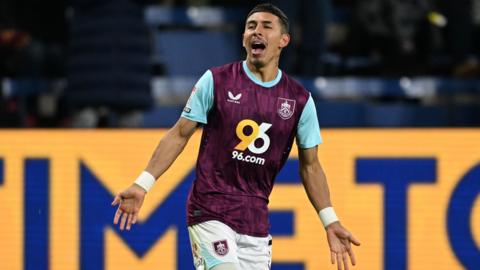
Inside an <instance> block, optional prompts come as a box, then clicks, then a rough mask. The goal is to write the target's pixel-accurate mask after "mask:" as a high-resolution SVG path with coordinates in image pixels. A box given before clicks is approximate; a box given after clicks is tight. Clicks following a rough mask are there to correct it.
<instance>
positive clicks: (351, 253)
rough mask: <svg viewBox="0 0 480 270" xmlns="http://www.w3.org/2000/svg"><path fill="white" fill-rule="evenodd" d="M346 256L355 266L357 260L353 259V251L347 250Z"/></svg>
mask: <svg viewBox="0 0 480 270" xmlns="http://www.w3.org/2000/svg"><path fill="white" fill-rule="evenodd" d="M348 255H349V256H350V261H351V262H352V265H356V264H357V259H356V258H355V253H354V252H353V249H352V248H351V247H349V248H348Z"/></svg>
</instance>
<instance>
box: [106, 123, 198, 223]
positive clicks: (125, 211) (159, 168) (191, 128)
mask: <svg viewBox="0 0 480 270" xmlns="http://www.w3.org/2000/svg"><path fill="white" fill-rule="evenodd" d="M197 125H198V123H197V122H195V121H192V120H189V119H186V118H183V117H180V119H179V120H178V121H177V123H176V124H175V125H174V126H173V127H172V128H171V129H170V130H169V131H168V132H167V134H166V135H165V136H164V137H163V138H162V139H161V140H160V142H159V143H158V145H157V147H156V149H155V151H154V152H153V155H152V157H151V158H150V161H149V162H148V165H147V167H146V168H145V171H144V172H143V173H142V174H146V175H148V174H150V175H151V176H150V177H152V176H153V180H152V181H154V180H155V179H157V178H158V177H160V176H161V175H162V174H163V173H164V172H165V171H166V170H167V169H168V168H169V167H170V165H172V163H173V162H174V161H175V159H177V157H178V156H179V155H180V153H181V152H182V150H183V149H184V148H185V145H186V144H187V142H188V140H189V139H190V137H191V136H192V134H193V133H194V132H195V130H196V128H197ZM146 193H147V190H145V189H144V188H143V187H141V186H140V185H138V184H136V183H133V184H132V185H131V186H130V187H128V188H127V189H125V190H123V191H122V192H120V193H118V194H117V195H116V196H115V198H114V200H113V202H112V205H113V206H115V205H118V209H117V212H116V213H115V216H114V218H113V223H114V224H115V225H117V224H118V223H119V222H120V230H123V229H125V228H126V229H127V230H130V228H131V226H132V224H135V223H136V222H137V219H138V213H139V211H140V208H141V207H142V204H143V201H144V199H145V195H146Z"/></svg>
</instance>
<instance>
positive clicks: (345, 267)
mask: <svg viewBox="0 0 480 270" xmlns="http://www.w3.org/2000/svg"><path fill="white" fill-rule="evenodd" d="M342 257H343V268H344V269H345V270H348V256H347V253H346V252H344V253H342Z"/></svg>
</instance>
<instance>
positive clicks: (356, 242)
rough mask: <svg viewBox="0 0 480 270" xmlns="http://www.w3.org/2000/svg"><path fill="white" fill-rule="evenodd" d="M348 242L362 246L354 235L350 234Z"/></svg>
mask: <svg viewBox="0 0 480 270" xmlns="http://www.w3.org/2000/svg"><path fill="white" fill-rule="evenodd" d="M348 240H349V241H350V242H351V243H353V244H354V245H355V246H360V241H358V240H357V238H355V236H353V235H352V234H350V237H349V238H348Z"/></svg>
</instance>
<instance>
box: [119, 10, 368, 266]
mask: <svg viewBox="0 0 480 270" xmlns="http://www.w3.org/2000/svg"><path fill="white" fill-rule="evenodd" d="M289 40H290V36H289V34H288V19H287V17H286V16H285V15H284V13H283V12H282V11H281V10H280V9H278V8H277V7H275V6H273V5H271V4H260V5H257V6H256V7H254V8H253V10H252V11H251V12H250V13H249V14H248V16H247V21H246V24H245V31H244V34H243V46H244V47H245V50H246V52H247V57H246V60H245V61H239V62H235V63H231V64H227V65H224V66H221V67H215V68H211V69H210V70H208V71H207V72H206V73H205V74H204V75H203V76H202V77H201V78H200V79H199V81H198V82H197V84H196V85H195V87H194V88H193V91H192V94H191V96H190V99H189V100H188V102H187V104H186V106H185V109H184V111H183V113H182V115H181V117H180V119H179V120H178V122H177V123H176V124H175V125H174V126H173V127H172V128H171V129H170V130H169V131H168V133H167V134H166V135H165V136H164V137H163V138H162V140H161V141H160V143H159V144H158V146H157V148H156V149H155V151H154V153H153V156H152V158H151V159H150V161H149V163H148V165H147V167H146V168H145V170H144V171H143V172H142V173H141V174H140V176H139V177H138V178H137V179H136V180H135V182H134V183H133V184H132V185H131V186H130V187H128V188H127V189H125V190H124V191H122V192H120V193H119V194H118V195H116V196H115V199H114V201H113V202H112V205H118V210H117V212H116V214H115V217H114V224H119V226H120V229H121V230H123V229H125V228H126V229H127V230H130V228H131V226H132V224H135V223H136V221H137V215H138V212H139V210H140V208H141V206H142V203H143V200H144V198H145V194H146V193H147V192H148V191H149V190H150V188H151V187H152V186H153V184H154V183H155V181H156V179H157V178H158V177H160V176H161V175H162V174H163V173H164V172H165V171H166V170H167V169H168V167H169V166H170V165H171V164H172V163H173V162H174V160H175V159H176V158H177V157H178V155H179V154H180V153H181V152H182V150H183V148H184V147H185V145H186V143H187V142H188V140H189V138H190V137H191V135H192V134H193V133H194V131H195V130H196V128H197V126H198V125H199V123H201V124H203V125H204V127H203V135H202V139H201V145H200V150H199V154H198V160H197V166H196V179H195V181H194V183H193V187H192V189H191V191H190V194H189V196H188V201H187V224H188V232H189V235H190V242H191V246H192V252H193V260H194V264H195V268H196V269H197V270H209V269H214V270H240V269H241V270H265V269H269V268H270V265H271V244H272V240H271V239H272V238H271V236H270V235H269V232H268V230H269V221H268V209H267V205H268V197H269V195H270V192H271V190H272V187H273V183H274V178H275V176H276V175H277V173H278V172H279V171H280V169H281V168H282V166H283V165H284V163H285V161H286V160H287V158H288V155H289V153H290V150H291V147H292V144H293V140H294V139H295V138H296V140H297V145H298V152H299V159H300V176H301V178H302V182H303V185H304V187H305V190H306V192H307V195H308V197H309V199H310V201H311V203H312V205H313V207H314V208H315V209H316V211H317V212H318V213H319V216H320V219H321V221H322V223H323V226H324V227H325V229H326V234H327V239H328V244H329V246H330V251H331V262H332V264H333V263H335V261H336V263H337V266H338V269H342V268H344V269H348V268H349V264H348V257H350V260H351V263H352V264H353V265H355V255H354V253H353V250H352V247H351V244H354V245H359V244H360V243H359V242H358V240H356V239H355V238H354V237H353V236H352V234H350V232H348V231H347V230H346V229H345V228H344V227H343V226H342V225H341V224H340V222H339V221H338V218H337V216H336V215H335V212H334V210H333V208H332V205H331V202H330V195H329V190H328V185H327V182H326V178H325V175H324V173H323V170H322V167H321V165H320V163H319V161H318V159H317V145H318V144H320V143H321V137H320V129H319V126H318V121H317V115H316V111H315V106H314V103H313V101H312V97H311V96H310V94H309V92H307V91H306V90H305V89H304V88H303V87H302V86H301V85H300V84H299V83H297V82H296V81H294V80H293V79H291V78H290V77H288V76H287V75H286V74H284V73H283V72H282V71H281V70H280V69H279V68H278V61H279V57H280V53H281V51H282V49H283V48H285V46H287V45H288V43H289Z"/></svg>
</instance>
